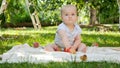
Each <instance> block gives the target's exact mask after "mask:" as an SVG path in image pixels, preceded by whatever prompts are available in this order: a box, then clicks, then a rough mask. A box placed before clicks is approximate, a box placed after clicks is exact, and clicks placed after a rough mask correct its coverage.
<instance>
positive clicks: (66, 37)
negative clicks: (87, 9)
mask: <svg viewBox="0 0 120 68" xmlns="http://www.w3.org/2000/svg"><path fill="white" fill-rule="evenodd" d="M58 34H59V35H60V36H61V38H62V42H63V44H64V45H65V48H66V49H68V48H70V47H71V45H70V42H69V40H68V36H67V35H66V32H65V31H64V30H59V31H58Z"/></svg>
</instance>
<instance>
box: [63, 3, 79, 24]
mask: <svg viewBox="0 0 120 68" xmlns="http://www.w3.org/2000/svg"><path fill="white" fill-rule="evenodd" d="M61 18H62V21H63V22H64V23H65V24H74V23H76V22H77V19H78V17H77V8H76V7H75V6H74V5H64V6H63V7H62V8H61Z"/></svg>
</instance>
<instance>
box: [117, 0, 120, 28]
mask: <svg viewBox="0 0 120 68" xmlns="http://www.w3.org/2000/svg"><path fill="white" fill-rule="evenodd" d="M117 4H118V8H119V30H120V0H117Z"/></svg>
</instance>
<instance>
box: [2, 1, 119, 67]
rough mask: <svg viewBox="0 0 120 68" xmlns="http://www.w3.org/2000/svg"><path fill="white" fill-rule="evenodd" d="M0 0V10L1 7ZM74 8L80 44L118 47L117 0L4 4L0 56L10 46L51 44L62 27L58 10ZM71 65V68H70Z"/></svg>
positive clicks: (102, 63) (43, 65)
mask: <svg viewBox="0 0 120 68" xmlns="http://www.w3.org/2000/svg"><path fill="white" fill-rule="evenodd" d="M2 1H5V0H0V6H2ZM66 4H73V5H76V6H77V9H78V16H79V20H78V24H79V25H80V27H81V28H82V30H83V32H82V42H84V43H85V44H86V45H87V46H91V45H92V43H94V42H97V43H98V44H99V47H119V46H120V32H119V31H120V23H119V12H120V8H119V7H120V5H119V4H120V0H6V3H4V4H3V8H2V9H3V10H1V9H0V54H3V53H5V52H7V51H8V50H9V49H11V48H12V47H13V46H16V45H20V44H24V43H28V44H29V45H30V46H32V45H33V43H34V42H39V43H40V45H42V46H45V45H46V44H49V43H53V42H54V36H55V32H56V29H57V25H59V24H60V23H61V18H60V8H61V6H62V5H66ZM0 65H1V66H2V67H3V68H7V67H9V66H12V67H13V68H15V67H14V66H17V68H21V66H20V65H23V66H24V67H26V68H28V67H30V66H31V68H32V67H36V68H37V67H43V68H45V67H46V68H47V67H51V68H52V67H53V68H54V66H57V67H58V68H60V67H69V68H72V67H76V68H77V67H79V66H81V67H82V68H85V67H86V68H93V67H98V68H100V67H101V66H103V68H116V67H119V66H120V65H119V64H115V63H107V62H89V63H88V62H80V63H78V64H72V63H60V66H59V63H54V62H53V63H49V64H48V66H46V65H45V64H40V65H39V64H29V63H25V64H24V63H20V64H12V65H11V64H8V63H5V64H0ZM70 65H71V66H70Z"/></svg>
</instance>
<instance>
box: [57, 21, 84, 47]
mask: <svg viewBox="0 0 120 68" xmlns="http://www.w3.org/2000/svg"><path fill="white" fill-rule="evenodd" d="M59 30H64V31H65V32H66V35H67V36H68V40H69V43H70V45H73V44H74V40H75V37H76V36H77V35H80V34H81V33H82V30H81V28H80V27H79V25H78V24H75V27H74V30H73V31H72V32H71V31H70V30H69V28H68V27H67V26H66V25H65V24H64V23H61V24H60V25H59V26H58V29H57V31H56V35H55V44H57V45H58V46H59V47H61V48H64V47H65V45H64V44H63V42H62V38H61V36H60V35H59V33H58V31H59Z"/></svg>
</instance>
